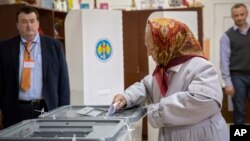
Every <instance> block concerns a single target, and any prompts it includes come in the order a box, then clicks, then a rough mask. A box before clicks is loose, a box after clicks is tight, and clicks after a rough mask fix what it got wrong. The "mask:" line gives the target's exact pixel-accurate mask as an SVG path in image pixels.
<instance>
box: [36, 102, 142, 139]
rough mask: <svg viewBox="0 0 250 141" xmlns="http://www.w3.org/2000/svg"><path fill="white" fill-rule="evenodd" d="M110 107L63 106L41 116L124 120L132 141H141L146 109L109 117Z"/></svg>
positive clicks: (121, 111) (120, 111)
mask: <svg viewBox="0 0 250 141" xmlns="http://www.w3.org/2000/svg"><path fill="white" fill-rule="evenodd" d="M108 109H109V106H108V105H105V106H102V105H98V106H95V105H91V106H85V105H83V106H72V105H67V106H61V107H58V108H56V109H54V110H52V111H50V112H48V113H45V114H43V115H41V116H40V118H46V119H54V120H55V119H103V120H106V119H122V120H123V121H124V122H125V123H126V125H127V127H128V131H129V137H130V139H129V140H131V141H140V140H141V136H142V119H143V117H144V115H145V114H146V108H144V107H140V106H134V107H131V108H126V109H121V110H118V111H117V112H116V113H115V114H114V115H112V116H107V112H108Z"/></svg>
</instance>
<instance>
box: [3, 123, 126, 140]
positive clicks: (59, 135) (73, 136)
mask: <svg viewBox="0 0 250 141" xmlns="http://www.w3.org/2000/svg"><path fill="white" fill-rule="evenodd" d="M126 128H127V127H126V125H125V124H124V121H123V120H101V119H95V120H49V119H39V118H38V119H32V120H25V121H23V122H20V123H18V124H15V125H13V126H10V127H9V128H6V129H4V130H2V131H0V141H118V140H119V141H120V140H121V141H126V140H128V138H127V137H126V133H127V129H126Z"/></svg>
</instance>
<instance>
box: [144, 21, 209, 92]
mask: <svg viewBox="0 0 250 141" xmlns="http://www.w3.org/2000/svg"><path fill="white" fill-rule="evenodd" d="M147 26H148V27H147V28H149V31H151V32H146V34H151V38H152V42H153V45H152V46H151V47H149V48H151V50H152V55H153V58H154V60H155V61H156V62H157V65H158V66H157V67H156V69H155V71H154V73H153V75H154V77H155V78H156V80H157V82H158V85H159V87H160V89H161V93H162V95H163V96H165V94H166V92H167V89H168V76H167V75H166V74H165V71H166V70H167V69H168V68H170V67H172V66H176V65H179V64H181V63H184V62H185V61H187V60H189V59H191V58H193V57H203V58H205V57H204V54H203V51H202V47H201V45H200V43H199V42H198V40H197V39H195V37H194V35H193V33H192V32H191V30H190V29H189V28H188V26H187V25H186V24H184V23H182V22H180V21H177V20H174V19H171V18H157V19H152V20H149V21H148V25H147Z"/></svg>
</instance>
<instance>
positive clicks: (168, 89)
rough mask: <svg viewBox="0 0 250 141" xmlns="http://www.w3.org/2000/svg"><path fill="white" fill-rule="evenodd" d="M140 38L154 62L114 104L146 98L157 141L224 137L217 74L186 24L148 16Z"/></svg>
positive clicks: (217, 140) (124, 104)
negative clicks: (139, 80)
mask: <svg viewBox="0 0 250 141" xmlns="http://www.w3.org/2000/svg"><path fill="white" fill-rule="evenodd" d="M145 41H146V42H145V44H146V46H147V51H148V55H152V58H153V59H154V61H155V62H156V64H157V67H156V69H155V71H154V73H153V75H148V76H146V77H145V78H143V79H142V80H141V82H137V83H135V84H133V85H131V86H130V87H129V88H127V89H126V90H125V92H124V93H123V94H117V95H116V96H115V97H114V99H113V102H114V103H118V106H117V108H118V109H120V108H122V107H131V106H133V105H137V104H142V103H144V102H146V101H148V102H149V105H148V113H147V117H148V120H149V122H150V124H151V125H152V126H153V127H155V128H160V130H159V137H158V139H159V141H229V131H228V127H227V124H226V122H225V120H224V118H223V117H222V115H221V107H222V98H223V94H222V89H221V86H220V83H219V80H218V74H217V72H216V70H215V68H214V66H213V65H212V64H211V63H210V62H209V61H208V60H207V59H206V58H205V57H204V56H203V52H202V48H201V46H200V44H199V42H198V41H197V39H195V38H194V36H193V34H192V32H191V31H190V29H189V28H188V27H187V25H185V24H184V23H182V22H179V21H177V20H174V19H170V18H157V19H152V20H149V21H148V23H147V26H146V34H145Z"/></svg>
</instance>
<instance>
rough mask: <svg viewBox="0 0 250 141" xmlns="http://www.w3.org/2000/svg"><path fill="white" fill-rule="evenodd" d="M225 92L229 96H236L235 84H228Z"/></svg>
mask: <svg viewBox="0 0 250 141" xmlns="http://www.w3.org/2000/svg"><path fill="white" fill-rule="evenodd" d="M224 93H225V94H226V95H229V96H234V94H235V89H234V86H226V87H225V89H224Z"/></svg>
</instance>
